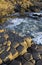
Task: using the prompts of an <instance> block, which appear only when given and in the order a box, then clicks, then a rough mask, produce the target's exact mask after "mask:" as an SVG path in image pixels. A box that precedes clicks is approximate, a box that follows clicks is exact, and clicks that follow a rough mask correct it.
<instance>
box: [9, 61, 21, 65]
mask: <svg viewBox="0 0 42 65" xmlns="http://www.w3.org/2000/svg"><path fill="white" fill-rule="evenodd" d="M9 65H22V64H21V62H19V61H16V60H13V61H12V62H11V63H10V64H9Z"/></svg>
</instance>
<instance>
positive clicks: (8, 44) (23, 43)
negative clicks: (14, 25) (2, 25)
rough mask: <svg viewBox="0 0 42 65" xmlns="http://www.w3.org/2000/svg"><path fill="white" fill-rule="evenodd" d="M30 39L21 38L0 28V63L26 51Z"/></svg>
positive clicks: (29, 45)
mask: <svg viewBox="0 0 42 65" xmlns="http://www.w3.org/2000/svg"><path fill="white" fill-rule="evenodd" d="M31 41H32V39H31V38H28V37H26V38H22V37H20V36H19V35H18V34H16V33H13V32H12V31H6V30H0V64H2V63H3V62H6V61H8V60H10V61H12V60H14V59H15V58H17V57H18V56H21V55H23V54H24V53H26V52H27V48H28V47H31V45H32V43H31Z"/></svg>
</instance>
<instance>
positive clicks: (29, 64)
mask: <svg viewBox="0 0 42 65" xmlns="http://www.w3.org/2000/svg"><path fill="white" fill-rule="evenodd" d="M23 65H34V64H33V63H31V62H28V61H27V62H25V63H24V64H23Z"/></svg>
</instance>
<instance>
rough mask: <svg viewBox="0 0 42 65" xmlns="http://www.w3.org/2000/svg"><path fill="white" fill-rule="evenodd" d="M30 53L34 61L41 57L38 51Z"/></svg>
mask: <svg viewBox="0 0 42 65" xmlns="http://www.w3.org/2000/svg"><path fill="white" fill-rule="evenodd" d="M32 55H33V58H34V59H35V60H36V61H37V60H39V59H41V56H40V53H38V52H35V53H33V54H32Z"/></svg>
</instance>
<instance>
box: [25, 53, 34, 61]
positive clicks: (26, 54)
mask: <svg viewBox="0 0 42 65" xmlns="http://www.w3.org/2000/svg"><path fill="white" fill-rule="evenodd" d="M24 58H25V59H26V60H27V61H30V60H32V59H33V57H32V54H31V53H25V54H24Z"/></svg>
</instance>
